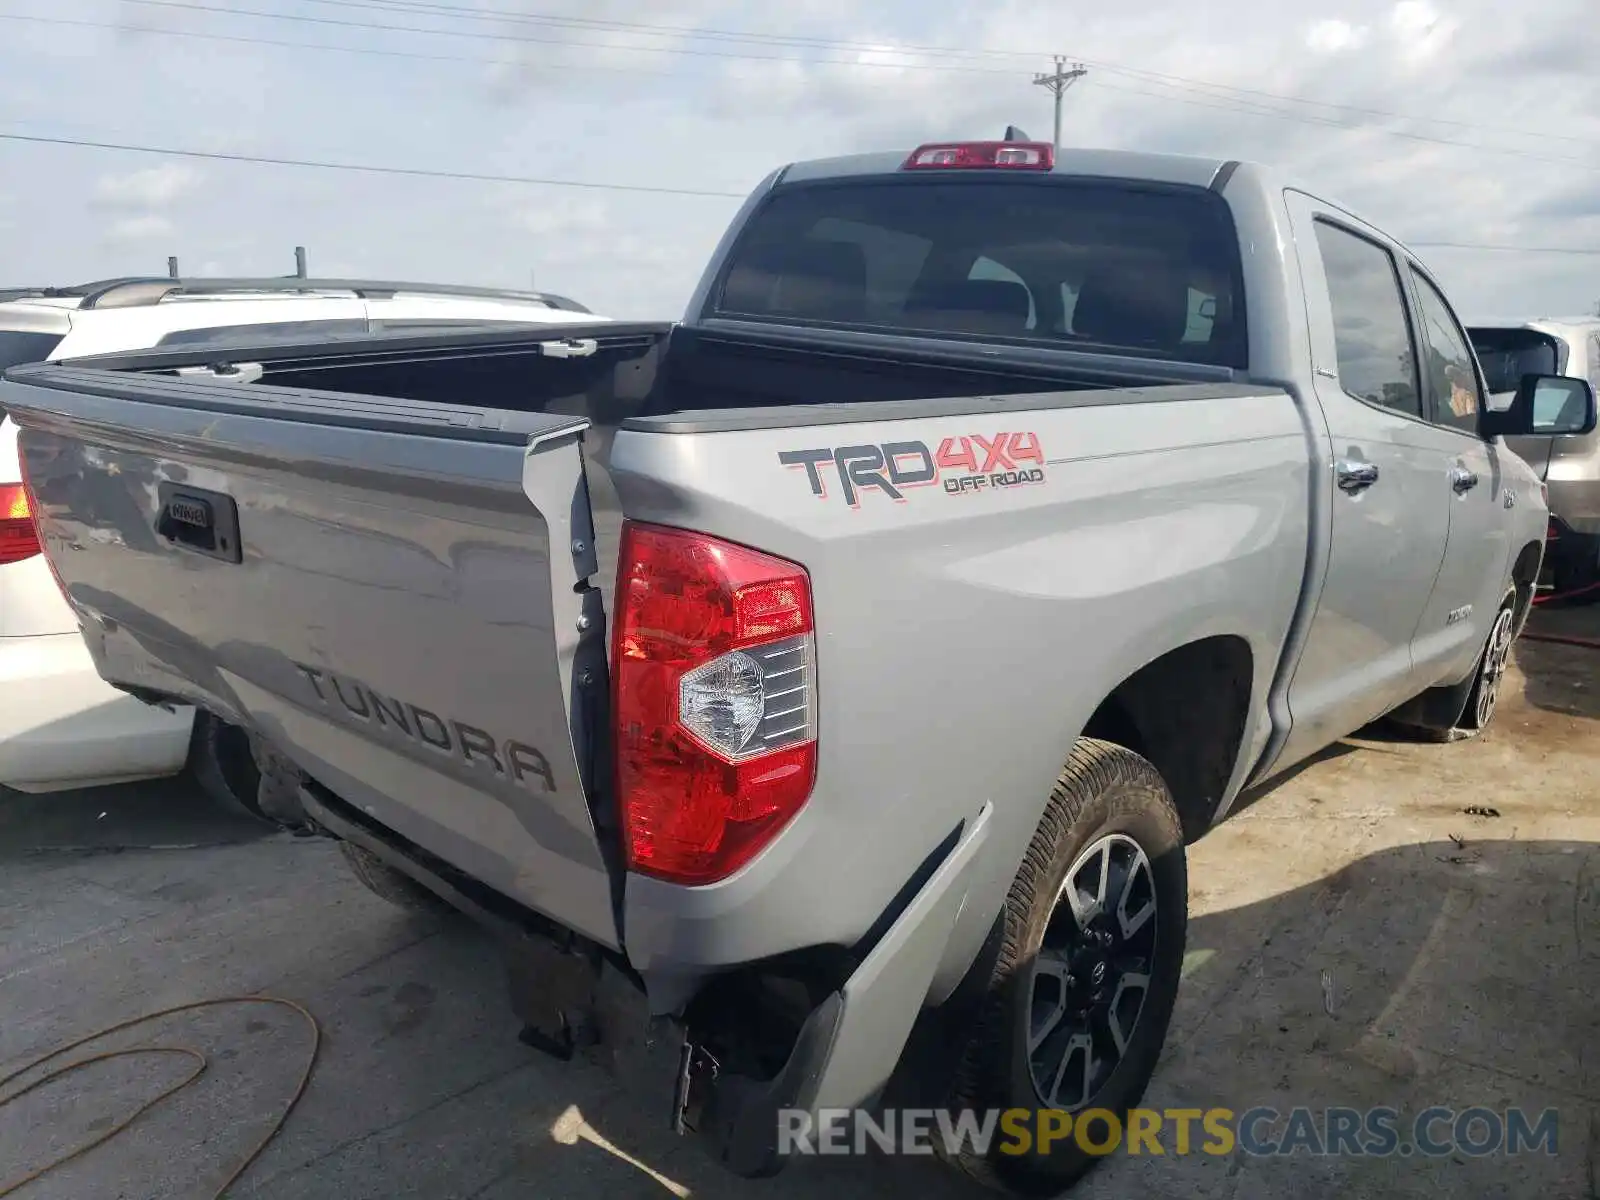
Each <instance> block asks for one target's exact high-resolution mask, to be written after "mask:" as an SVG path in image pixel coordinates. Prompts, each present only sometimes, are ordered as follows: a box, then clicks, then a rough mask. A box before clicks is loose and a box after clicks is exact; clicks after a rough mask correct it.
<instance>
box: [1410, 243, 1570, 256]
mask: <svg viewBox="0 0 1600 1200" xmlns="http://www.w3.org/2000/svg"><path fill="white" fill-rule="evenodd" d="M1406 245H1408V246H1418V247H1423V248H1426V249H1429V250H1486V251H1490V252H1493V253H1505V254H1577V255H1581V256H1585V257H1587V256H1591V255H1600V246H1511V245H1506V244H1504V243H1497V242H1407V243H1406Z"/></svg>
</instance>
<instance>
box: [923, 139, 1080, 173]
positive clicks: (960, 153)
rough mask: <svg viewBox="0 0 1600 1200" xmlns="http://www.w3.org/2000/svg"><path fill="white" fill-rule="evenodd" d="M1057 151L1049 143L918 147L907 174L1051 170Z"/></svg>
mask: <svg viewBox="0 0 1600 1200" xmlns="http://www.w3.org/2000/svg"><path fill="white" fill-rule="evenodd" d="M1055 165H1056V148H1055V147H1054V146H1052V145H1051V144H1050V143H1049V142H939V143H934V144H932V145H928V146H918V147H917V148H916V149H915V150H913V151H912V152H911V157H910V158H908V159H906V161H905V164H904V166H903V167H902V169H903V170H906V171H962V170H982V169H984V168H992V167H999V168H1004V169H1008V170H1012V171H1049V170H1053V169H1054V168H1055Z"/></svg>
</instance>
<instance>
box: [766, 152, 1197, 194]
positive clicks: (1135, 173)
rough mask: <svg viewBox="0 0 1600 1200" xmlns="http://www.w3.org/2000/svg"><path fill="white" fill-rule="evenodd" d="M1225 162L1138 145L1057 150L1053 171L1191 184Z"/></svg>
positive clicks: (872, 159)
mask: <svg viewBox="0 0 1600 1200" xmlns="http://www.w3.org/2000/svg"><path fill="white" fill-rule="evenodd" d="M911 153H912V151H911V150H900V151H881V152H878V153H874V154H849V155H844V156H842V157H840V158H817V159H811V160H809V161H807V162H797V163H791V164H790V165H789V166H788V167H787V168H785V169H784V172H783V176H782V178H781V179H780V180H779V183H780V184H783V183H810V182H814V181H817V180H823V179H850V178H857V177H862V176H868V175H897V174H899V172H900V168H901V165H902V164H903V163H904V162H905V161H906V159H908V158H910V157H911ZM1227 163H1228V160H1227V159H1224V158H1199V157H1194V156H1192V155H1187V154H1145V153H1143V152H1141V151H1136V150H1080V149H1072V148H1068V149H1065V150H1061V151H1058V152H1057V154H1056V165H1055V171H1054V173H1055V174H1057V175H1078V176H1082V175H1099V176H1105V177H1106V178H1108V179H1148V180H1152V181H1154V182H1157V183H1179V184H1191V185H1193V186H1196V187H1209V186H1210V184H1211V181H1212V180H1213V179H1215V178H1216V177H1217V172H1218V171H1220V170H1221V169H1222V168H1223V167H1224V166H1226V165H1227Z"/></svg>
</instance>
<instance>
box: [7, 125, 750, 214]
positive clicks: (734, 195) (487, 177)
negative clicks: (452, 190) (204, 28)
mask: <svg viewBox="0 0 1600 1200" xmlns="http://www.w3.org/2000/svg"><path fill="white" fill-rule="evenodd" d="M0 141H6V142H28V143H32V144H34V145H44V146H75V147H79V148H82V149H87V150H121V151H125V152H126V153H129V154H158V155H163V156H165V157H168V158H199V159H210V160H212V161H215V162H235V163H260V164H262V165H264V166H273V167H308V168H314V169H316V170H322V171H348V172H354V173H359V174H367V175H409V176H413V177H417V178H423V179H457V180H468V181H470V182H474V183H521V184H533V185H537V186H539V187H566V188H585V189H590V190H594V191H604V192H648V193H651V194H653V195H657V196H706V197H711V198H714V199H717V200H743V199H744V198H745V196H746V195H747V194H748V193H746V192H714V191H710V190H703V189H698V188H673V187H654V186H651V185H649V184H642V183H599V182H592V181H589V180H579V179H549V178H545V177H542V176H532V175H492V174H488V173H486V172H481V171H444V170H435V169H432V168H428V167H393V166H379V165H377V164H374V163H350V162H334V161H331V160H327V159H311V158H286V157H276V156H272V155H265V154H240V153H227V152H224V151H221V150H185V149H181V148H179V147H176V146H146V145H140V144H137V143H134V142H100V141H91V140H89V139H88V138H63V137H44V136H42V135H38V134H26V133H0Z"/></svg>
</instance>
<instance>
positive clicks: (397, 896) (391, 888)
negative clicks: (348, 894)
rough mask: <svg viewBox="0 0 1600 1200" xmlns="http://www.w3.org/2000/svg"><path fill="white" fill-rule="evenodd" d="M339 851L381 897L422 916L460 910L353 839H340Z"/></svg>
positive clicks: (363, 882) (444, 915)
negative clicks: (348, 840)
mask: <svg viewBox="0 0 1600 1200" xmlns="http://www.w3.org/2000/svg"><path fill="white" fill-rule="evenodd" d="M339 850H340V852H341V853H342V854H343V855H344V861H345V862H346V864H348V865H349V867H350V872H351V874H353V875H354V876H355V877H356V879H357V880H358V881H359V882H360V883H361V885H362V886H363V887H365V888H366V889H367V891H369V892H371V893H372V894H373V895H374V896H377V897H378V898H379V899H382V900H387V901H388V902H389V903H390V904H392V905H394V906H395V907H396V908H403V909H405V910H406V911H407V912H410V913H417V914H419V915H422V916H429V917H438V918H451V917H454V916H455V915H456V910H455V909H453V908H451V907H450V905H448V904H446V903H445V902H444V901H443V900H441V899H440V898H439V897H438V896H436V895H434V893H432V892H430V891H429V890H428V889H427V888H425V887H423V886H422V885H421V884H420V883H418V882H417V881H416V880H415V879H413V878H411V876H409V875H407V874H405V872H403V871H396V870H395V869H394V868H393V867H391V866H389V865H388V864H387V863H385V862H384V861H383V860H382V859H380V858H378V857H377V856H376V855H375V854H372V853H371V852H370V851H367V850H363V849H362V848H361V847H360V846H357V845H355V844H353V843H351V842H340V843H339Z"/></svg>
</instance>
